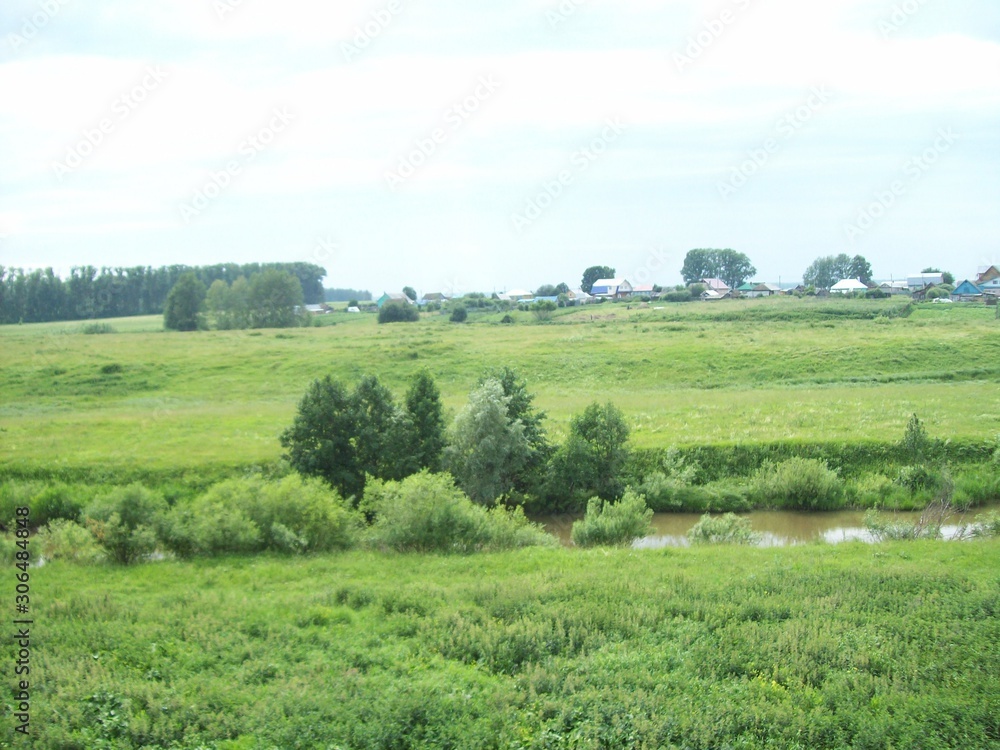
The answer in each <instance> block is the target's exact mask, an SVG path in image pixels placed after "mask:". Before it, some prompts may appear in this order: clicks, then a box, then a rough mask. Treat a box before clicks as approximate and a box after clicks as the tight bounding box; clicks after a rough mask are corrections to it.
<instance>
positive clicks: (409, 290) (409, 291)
mask: <svg viewBox="0 0 1000 750" xmlns="http://www.w3.org/2000/svg"><path fill="white" fill-rule="evenodd" d="M403 294H405V295H406V296H407V297H409V298H410V300H412V301H413V302H416V301H417V292H416V290H415V289H414V288H413V287H412V286H404V287H403Z"/></svg>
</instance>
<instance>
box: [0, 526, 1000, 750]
mask: <svg viewBox="0 0 1000 750" xmlns="http://www.w3.org/2000/svg"><path fill="white" fill-rule="evenodd" d="M998 565H1000V545H998V543H997V542H980V543H968V544H944V543H912V544H908V545H903V544H899V545H883V546H880V547H877V548H872V547H868V546H865V545H860V544H844V545H840V546H837V547H827V546H808V547H799V548H788V549H781V550H774V549H750V550H747V549H736V548H733V549H691V550H672V551H669V552H666V553H663V552H633V551H608V550H595V551H591V552H583V551H566V550H526V551H522V552H519V553H511V554H503V555H480V556H476V557H473V558H464V557H450V558H449V557H435V556H382V555H377V554H369V553H351V554H346V555H339V556H327V557H317V558H305V559H303V558H298V559H291V560H289V559H281V560H277V559H270V558H256V559H239V558H230V559H221V560H215V561H200V562H198V563H196V564H188V563H178V562H168V563H161V564H154V565H146V566H142V567H140V568H136V569H127V570H126V569H108V568H106V567H98V568H86V567H74V566H67V565H64V564H61V563H56V564H50V565H47V566H45V567H43V568H40V569H38V570H36V571H35V572H34V573H33V579H32V587H33V588H32V590H33V592H37V598H36V597H33V601H37V605H36V609H35V611H34V616H35V621H36V624H35V626H34V631H33V632H34V633H35V640H34V641H33V648H34V651H33V661H32V667H33V670H34V672H33V681H32V684H33V690H34V692H33V704H32V710H33V716H34V717H35V722H36V723H35V726H34V731H35V732H36V735H35V738H34V742H33V744H32V746H33V747H36V748H57V747H58V748H67V749H71V748H81V749H82V748H91V747H99V746H100V747H111V745H104V744H100V742H101V740H102V739H105V738H117V743H118V744H115V745H113V746H114V747H116V748H133V747H136V748H137V747H140V746H141V745H143V744H144V743H145V744H148V745H157V746H163V747H167V746H169V745H171V743H177V744H178V746H183V747H195V746H197V745H199V743H201V742H205V743H212V744H209V746H210V747H220V748H231V749H235V748H240V749H242V750H251V749H252V748H257V747H260V748H269V747H272V746H277V747H282V748H292V747H310V748H312V747H327V746H336V747H343V748H383V747H384V748H390V747H391V748H406V747H426V746H433V747H452V748H475V747H581V748H585V747H586V748H589V747H650V748H653V747H740V748H765V747H774V748H777V747H780V748H827V747H838V748H840V747H920V748H938V747H963V748H968V747H976V748H988V747H998V746H1000V650H998V649H997V645H996V644H997V643H998V641H1000V581H998V579H997V575H996V571H997V568H998ZM3 649H4V658H5V659H6V660H7V662H8V663H11V658H12V657H11V649H12V645H11V641H10V639H6V640H5V642H4V646H3ZM111 710H114V711H116V716H112V715H111V714H110V713H109V712H110V711H111ZM99 720H103V721H104V723H103V724H101V723H100V722H99ZM4 725H5V729H4V732H5V733H6V734H5V738H6V739H7V740H8V741H9V740H10V739H11V738H12V734H11V729H10V727H11V722H10V721H8V722H5V723H4ZM560 736H561V737H562V739H561V740H560V739H558V738H559V737H560ZM223 739H229V740H238V741H233V742H229V743H222V744H219V745H216V744H214V743H216V742H218V741H219V740H223Z"/></svg>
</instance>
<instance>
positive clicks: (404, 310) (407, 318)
mask: <svg viewBox="0 0 1000 750" xmlns="http://www.w3.org/2000/svg"><path fill="white" fill-rule="evenodd" d="M417 320H420V311H419V310H418V309H417V308H416V307H415V306H413V305H410V304H407V303H405V302H386V303H385V304H384V305H382V309H381V310H379V311H378V322H379V323H412V322H414V321H417Z"/></svg>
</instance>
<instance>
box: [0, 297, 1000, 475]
mask: <svg viewBox="0 0 1000 750" xmlns="http://www.w3.org/2000/svg"><path fill="white" fill-rule="evenodd" d="M905 304H906V303H905V302H901V301H899V300H886V301H872V300H816V299H802V300H799V299H773V300H772V299H758V300H743V301H733V302H724V303H716V304H699V303H691V304H687V305H677V304H675V305H665V306H663V307H662V309H654V308H652V307H647V308H644V309H638V308H637V307H635V306H633V307H632V309H631V310H629V309H627V307H626V305H624V304H615V305H610V304H606V305H601V306H592V307H586V308H582V309H571V310H561V311H559V313H558V314H557V315H556V317H555V318H554V319H553V320H552V321H551V322H548V323H538V322H537V321H535V319H534V317H533V316H532V314H531V313H529V312H516V313H514V314H513V317H514V318H515V323H514V324H513V325H503V324H501V323H500V319H501V318H502V315H501V314H493V313H491V314H485V313H480V312H473V314H472V315H471V316H470V322H469V323H467V324H463V325H458V324H453V323H449V322H448V319H447V315H443V314H436V313H431V314H425V315H424V317H423V319H422V320H421V321H420V322H419V323H411V324H392V325H378V324H377V323H376V321H375V320H374V317H373V316H371V315H346V314H331V315H329V316H324V318H323V319H322V320H321V321H320V322H321V323H322V324H323V325H321V326H318V327H311V328H299V329H289V330H281V331H277V330H264V331H207V332H199V333H167V332H164V331H162V320H161V319H160V318H152V317H151V318H130V319H121V320H112V321H108V323H109V324H110V326H111V327H112V328H113V330H114V333H104V334H99V335H93V334H90V335H88V334H86V333H84V330H85V329H86V324H84V323H52V324H34V325H23V326H3V327H0V351H2V357H0V399H2V401H0V445H2V452H0V475H3V474H8V475H12V474H37V475H42V476H44V475H47V474H49V473H53V472H55V473H58V472H70V473H72V472H74V471H84V472H87V473H89V475H93V474H94V473H100V472H106V473H107V474H108V475H110V476H114V475H116V474H118V473H122V472H124V473H126V474H128V473H137V474H139V475H140V476H141V475H142V474H143V473H145V472H157V471H161V472H165V473H176V472H191V473H198V472H205V473H211V472H222V473H225V472H226V471H229V470H232V469H233V468H237V467H243V466H247V465H253V464H261V463H268V462H272V461H274V460H276V459H278V458H279V457H280V454H281V449H280V446H279V445H278V441H277V435H278V434H279V433H280V431H281V430H282V429H283V428H285V427H286V426H287V425H288V424H290V422H291V420H292V416H293V414H294V412H295V408H296V405H297V403H298V401H299V399H300V398H301V396H302V394H303V393H304V392H305V389H306V387H307V385H308V384H309V382H310V381H311V380H313V379H315V378H317V377H320V376H323V375H325V374H327V373H330V374H332V375H334V376H335V377H338V378H341V379H343V380H345V381H347V382H354V381H356V380H357V379H358V378H359V377H360V376H361V375H363V374H366V373H374V374H377V375H378V376H379V377H380V378H381V379H382V380H383V381H384V382H386V383H387V384H388V385H389V386H390V387H391V388H392V389H393V390H394V391H396V392H397V393H402V391H403V390H404V389H405V387H406V384H407V382H408V380H409V378H410V377H411V376H412V375H413V374H414V373H415V372H416V371H417V370H419V369H421V368H427V369H428V370H429V371H430V372H431V373H432V374H433V375H434V377H435V379H436V380H437V382H438V385H439V387H440V388H441V390H442V395H443V397H444V400H445V404H446V406H447V407H448V408H449V409H450V410H452V412H453V413H454V411H457V410H458V409H459V408H460V407H461V406H462V405H463V404H464V403H465V399H466V398H467V395H468V393H469V391H470V389H471V388H472V387H473V386H474V384H475V382H476V380H477V378H478V377H479V376H480V375H481V373H482V372H483V371H484V370H485V369H486V368H488V367H493V366H501V365H511V366H513V367H515V368H517V370H518V371H519V373H520V374H521V375H522V376H523V377H524V378H526V380H527V382H528V386H529V388H530V389H531V390H532V391H533V392H534V393H535V394H536V404H537V405H538V406H539V407H540V408H542V409H543V410H545V411H547V412H548V415H549V419H548V421H547V428H548V430H549V433H550V434H551V435H552V436H553V437H554V438H555V439H560V438H561V436H562V435H563V434H564V433H565V431H566V428H567V425H568V421H569V419H570V417H571V416H572V415H573V414H576V413H579V412H581V411H582V410H583V409H584V407H585V406H586V405H587V404H588V403H590V402H591V401H593V400H600V401H605V400H611V401H613V402H615V404H617V405H618V406H619V407H620V408H621V409H622V410H623V411H624V412H625V414H626V415H627V416H628V418H629V420H630V422H631V426H632V444H633V445H634V446H635V447H639V448H666V447H670V446H674V445H676V446H690V445H701V444H753V443H764V442H772V441H780V440H789V439H794V440H801V441H807V442H830V441H847V442H852V441H862V440H870V441H882V442H892V441H898V440H899V438H900V436H901V435H902V432H903V429H904V427H905V424H906V421H907V419H908V418H909V416H910V415H911V414H912V413H914V412H915V413H917V414H919V416H920V417H921V419H922V420H923V421H924V422H925V424H926V425H927V428H928V431H929V432H930V434H931V435H932V436H934V437H938V438H941V439H952V440H961V441H982V440H988V439H992V438H993V437H994V436H995V435H997V434H1000V387H998V380H1000V336H998V335H997V334H998V331H1000V324H998V322H997V321H996V320H995V319H994V316H993V310H992V309H987V308H981V307H977V308H967V307H963V306H959V305H954V306H948V305H927V304H925V305H918V306H916V307H915V308H913V309H912V312H910V308H907V307H905Z"/></svg>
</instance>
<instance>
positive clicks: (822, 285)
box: [802, 253, 872, 289]
mask: <svg viewBox="0 0 1000 750" xmlns="http://www.w3.org/2000/svg"><path fill="white" fill-rule="evenodd" d="M843 279H858V280H859V281H860V282H861V283H862V284H870V283H871V281H872V267H871V264H870V263H868V261H867V260H866V259H865V258H864V256H862V255H855V256H854V257H853V258H852V257H851V256H849V255H847V253H841V254H840V255H827V256H824V257H822V258H817V259H816V260H814V261H813V262H812V264H811V265H810V266H809V268H807V269H806V271H805V273H804V274H803V275H802V283H803V284H805V285H806V286H814V287H816V288H817V289H829V288H830V287H832V286H833V285H834V284H836V283H837V282H838V281H841V280H843Z"/></svg>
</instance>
